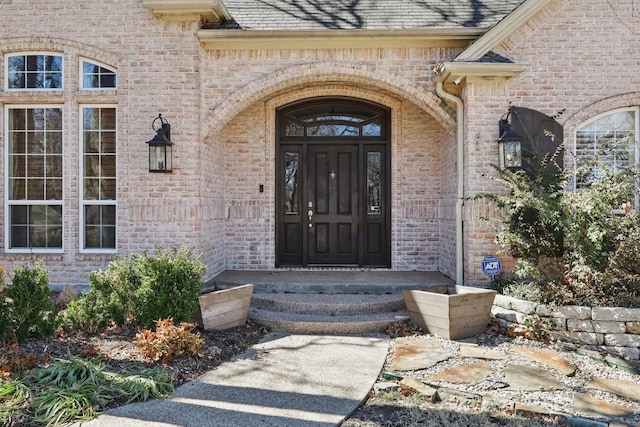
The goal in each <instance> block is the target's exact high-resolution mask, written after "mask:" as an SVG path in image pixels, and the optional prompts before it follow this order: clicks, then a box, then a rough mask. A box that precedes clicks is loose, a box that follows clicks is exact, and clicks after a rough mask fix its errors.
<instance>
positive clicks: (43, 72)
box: [7, 55, 62, 89]
mask: <svg viewBox="0 0 640 427" xmlns="http://www.w3.org/2000/svg"><path fill="white" fill-rule="evenodd" d="M8 70H9V72H8V75H7V79H8V84H7V86H8V88H9V89H61V88H62V56H59V55H14V56H10V57H9V58H8Z"/></svg>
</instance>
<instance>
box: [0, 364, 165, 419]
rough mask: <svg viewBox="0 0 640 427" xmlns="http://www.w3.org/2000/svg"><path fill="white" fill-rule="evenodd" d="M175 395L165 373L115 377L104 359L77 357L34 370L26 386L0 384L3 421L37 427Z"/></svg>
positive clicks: (139, 371)
mask: <svg viewBox="0 0 640 427" xmlns="http://www.w3.org/2000/svg"><path fill="white" fill-rule="evenodd" d="M173 392H174V387H173V384H172V383H171V381H170V379H169V375H168V373H167V372H166V371H165V370H164V369H158V368H140V369H128V370H125V371H122V372H115V371H113V370H111V369H110V368H109V367H108V366H107V365H106V364H104V363H103V362H102V361H100V360H99V359H91V360H84V359H81V358H78V357H74V356H71V357H69V358H68V359H56V360H55V361H54V362H53V363H52V364H50V365H49V366H47V367H45V368H38V369H33V370H32V371H31V372H30V373H29V374H28V375H26V376H24V377H22V379H21V380H11V379H0V421H1V422H2V425H12V423H13V424H16V425H35V426H55V425H64V424H69V423H76V422H82V421H87V420H90V419H92V418H94V417H96V416H97V415H98V414H99V411H101V410H103V409H105V408H106V407H107V405H108V404H109V403H110V402H112V401H116V400H118V401H120V400H125V401H127V403H130V402H133V401H146V400H148V399H150V398H160V399H163V398H166V397H167V396H168V395H169V394H170V393H173Z"/></svg>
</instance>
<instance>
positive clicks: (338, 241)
mask: <svg viewBox="0 0 640 427" xmlns="http://www.w3.org/2000/svg"><path fill="white" fill-rule="evenodd" d="M308 157H309V165H308V173H307V196H308V197H307V200H308V202H307V222H308V223H307V240H308V253H307V261H308V263H309V264H327V265H331V264H347V265H352V264H357V263H358V241H359V237H358V232H359V230H358V228H359V227H358V225H359V211H358V191H359V188H358V187H359V185H358V181H359V179H358V178H359V176H358V146H357V145H346V146H345V145H320V146H317V145H312V146H310V147H309V148H308Z"/></svg>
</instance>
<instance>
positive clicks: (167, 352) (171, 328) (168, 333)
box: [134, 319, 204, 364]
mask: <svg viewBox="0 0 640 427" xmlns="http://www.w3.org/2000/svg"><path fill="white" fill-rule="evenodd" d="M195 327H196V325H195V324H193V323H185V322H183V323H181V324H180V325H176V324H174V323H173V320H172V319H164V320H157V321H156V330H155V331H151V330H149V329H144V330H142V331H140V332H138V333H137V334H136V339H135V341H134V342H135V344H136V345H137V346H138V348H139V349H140V351H141V352H142V355H143V356H144V357H145V358H147V359H149V360H150V361H152V362H157V361H158V360H161V361H162V363H163V364H167V363H169V362H171V361H172V360H174V359H177V358H178V357H180V356H184V355H193V356H198V355H201V353H202V344H203V343H204V340H203V339H202V338H200V334H198V333H193V332H192V331H193V329H194V328H195Z"/></svg>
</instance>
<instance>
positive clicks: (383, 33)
mask: <svg viewBox="0 0 640 427" xmlns="http://www.w3.org/2000/svg"><path fill="white" fill-rule="evenodd" d="M485 31H486V29H484V28H425V29H409V30H328V29H323V30H233V29H201V30H198V32H197V36H198V39H199V41H200V44H201V45H202V46H203V47H204V48H205V49H209V50H229V49H325V48H329V49H330V48H342V49H355V48H410V47H416V48H425V47H457V48H464V47H466V46H468V45H469V43H471V42H472V41H473V40H476V39H477V38H478V37H479V36H480V35H481V34H483V33H484V32H485Z"/></svg>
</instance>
